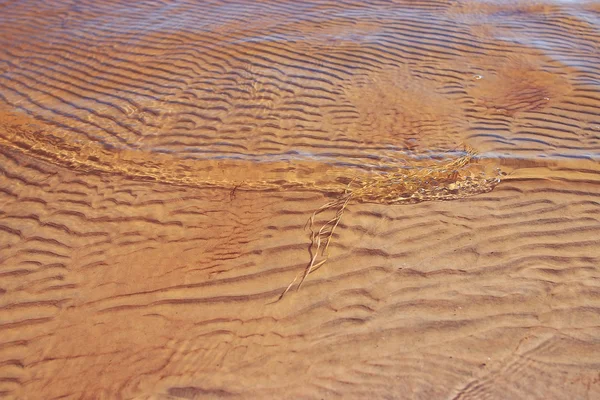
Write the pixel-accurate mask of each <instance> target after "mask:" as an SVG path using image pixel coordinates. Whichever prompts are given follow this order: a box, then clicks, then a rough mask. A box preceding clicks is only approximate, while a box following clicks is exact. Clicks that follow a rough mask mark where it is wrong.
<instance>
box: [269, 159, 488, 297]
mask: <svg viewBox="0 0 600 400" xmlns="http://www.w3.org/2000/svg"><path fill="white" fill-rule="evenodd" d="M475 157H476V153H475V151H474V150H473V149H466V150H465V151H464V153H463V154H462V155H461V156H460V157H457V158H454V159H451V160H449V161H448V160H447V159H446V160H441V161H431V162H429V163H427V164H424V165H418V166H408V167H403V168H398V167H391V168H390V167H389V166H385V165H384V166H382V168H380V170H379V171H378V172H376V173H372V174H368V175H364V176H359V177H355V178H353V179H352V180H351V181H350V183H349V184H348V186H347V187H346V189H345V190H344V191H343V192H342V193H341V194H340V196H339V197H338V198H337V199H335V200H333V201H330V202H328V203H327V204H325V205H323V206H321V207H320V208H319V209H317V210H316V211H314V212H313V214H312V215H311V217H310V218H309V219H308V221H307V224H306V226H308V227H309V229H310V232H311V234H310V241H311V244H310V247H309V252H310V256H311V258H310V262H309V263H308V265H307V267H306V268H305V269H304V271H303V272H302V273H299V274H298V275H296V277H295V278H294V279H293V280H292V282H291V283H290V284H289V285H288V287H287V288H286V289H285V291H284V292H283V293H282V295H281V296H280V299H281V298H283V297H284V296H285V294H286V293H287V292H288V291H290V290H291V289H292V287H293V286H294V284H295V283H296V282H297V281H298V280H300V281H299V283H298V285H297V290H299V289H300V288H301V287H302V284H303V283H304V281H305V280H306V278H307V277H308V276H309V275H310V274H312V273H314V272H315V271H317V270H318V269H319V268H321V267H322V266H323V265H324V264H325V263H326V262H327V259H328V257H329V254H328V250H329V245H330V244H331V239H332V237H333V234H334V232H335V229H336V228H337V227H338V225H339V223H340V221H341V219H342V216H343V215H344V211H345V210H346V207H347V206H348V204H349V203H350V202H351V201H354V202H370V203H381V204H406V203H417V202H421V201H427V200H451V199H457V198H463V197H467V196H470V195H474V194H478V193H484V192H487V191H489V190H491V189H492V188H493V187H494V186H495V185H496V184H497V183H498V182H499V181H500V180H499V176H494V177H489V176H486V175H485V174H484V173H479V174H475V173H474V172H473V171H472V170H469V168H468V166H469V165H470V164H471V163H472V162H473V160H474V158H475ZM328 211H334V212H335V214H334V215H333V217H332V218H330V219H329V220H327V221H326V222H325V223H323V225H322V226H321V227H320V228H319V229H318V230H315V229H314V225H315V219H316V218H317V216H318V215H320V214H323V213H326V212H328Z"/></svg>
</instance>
